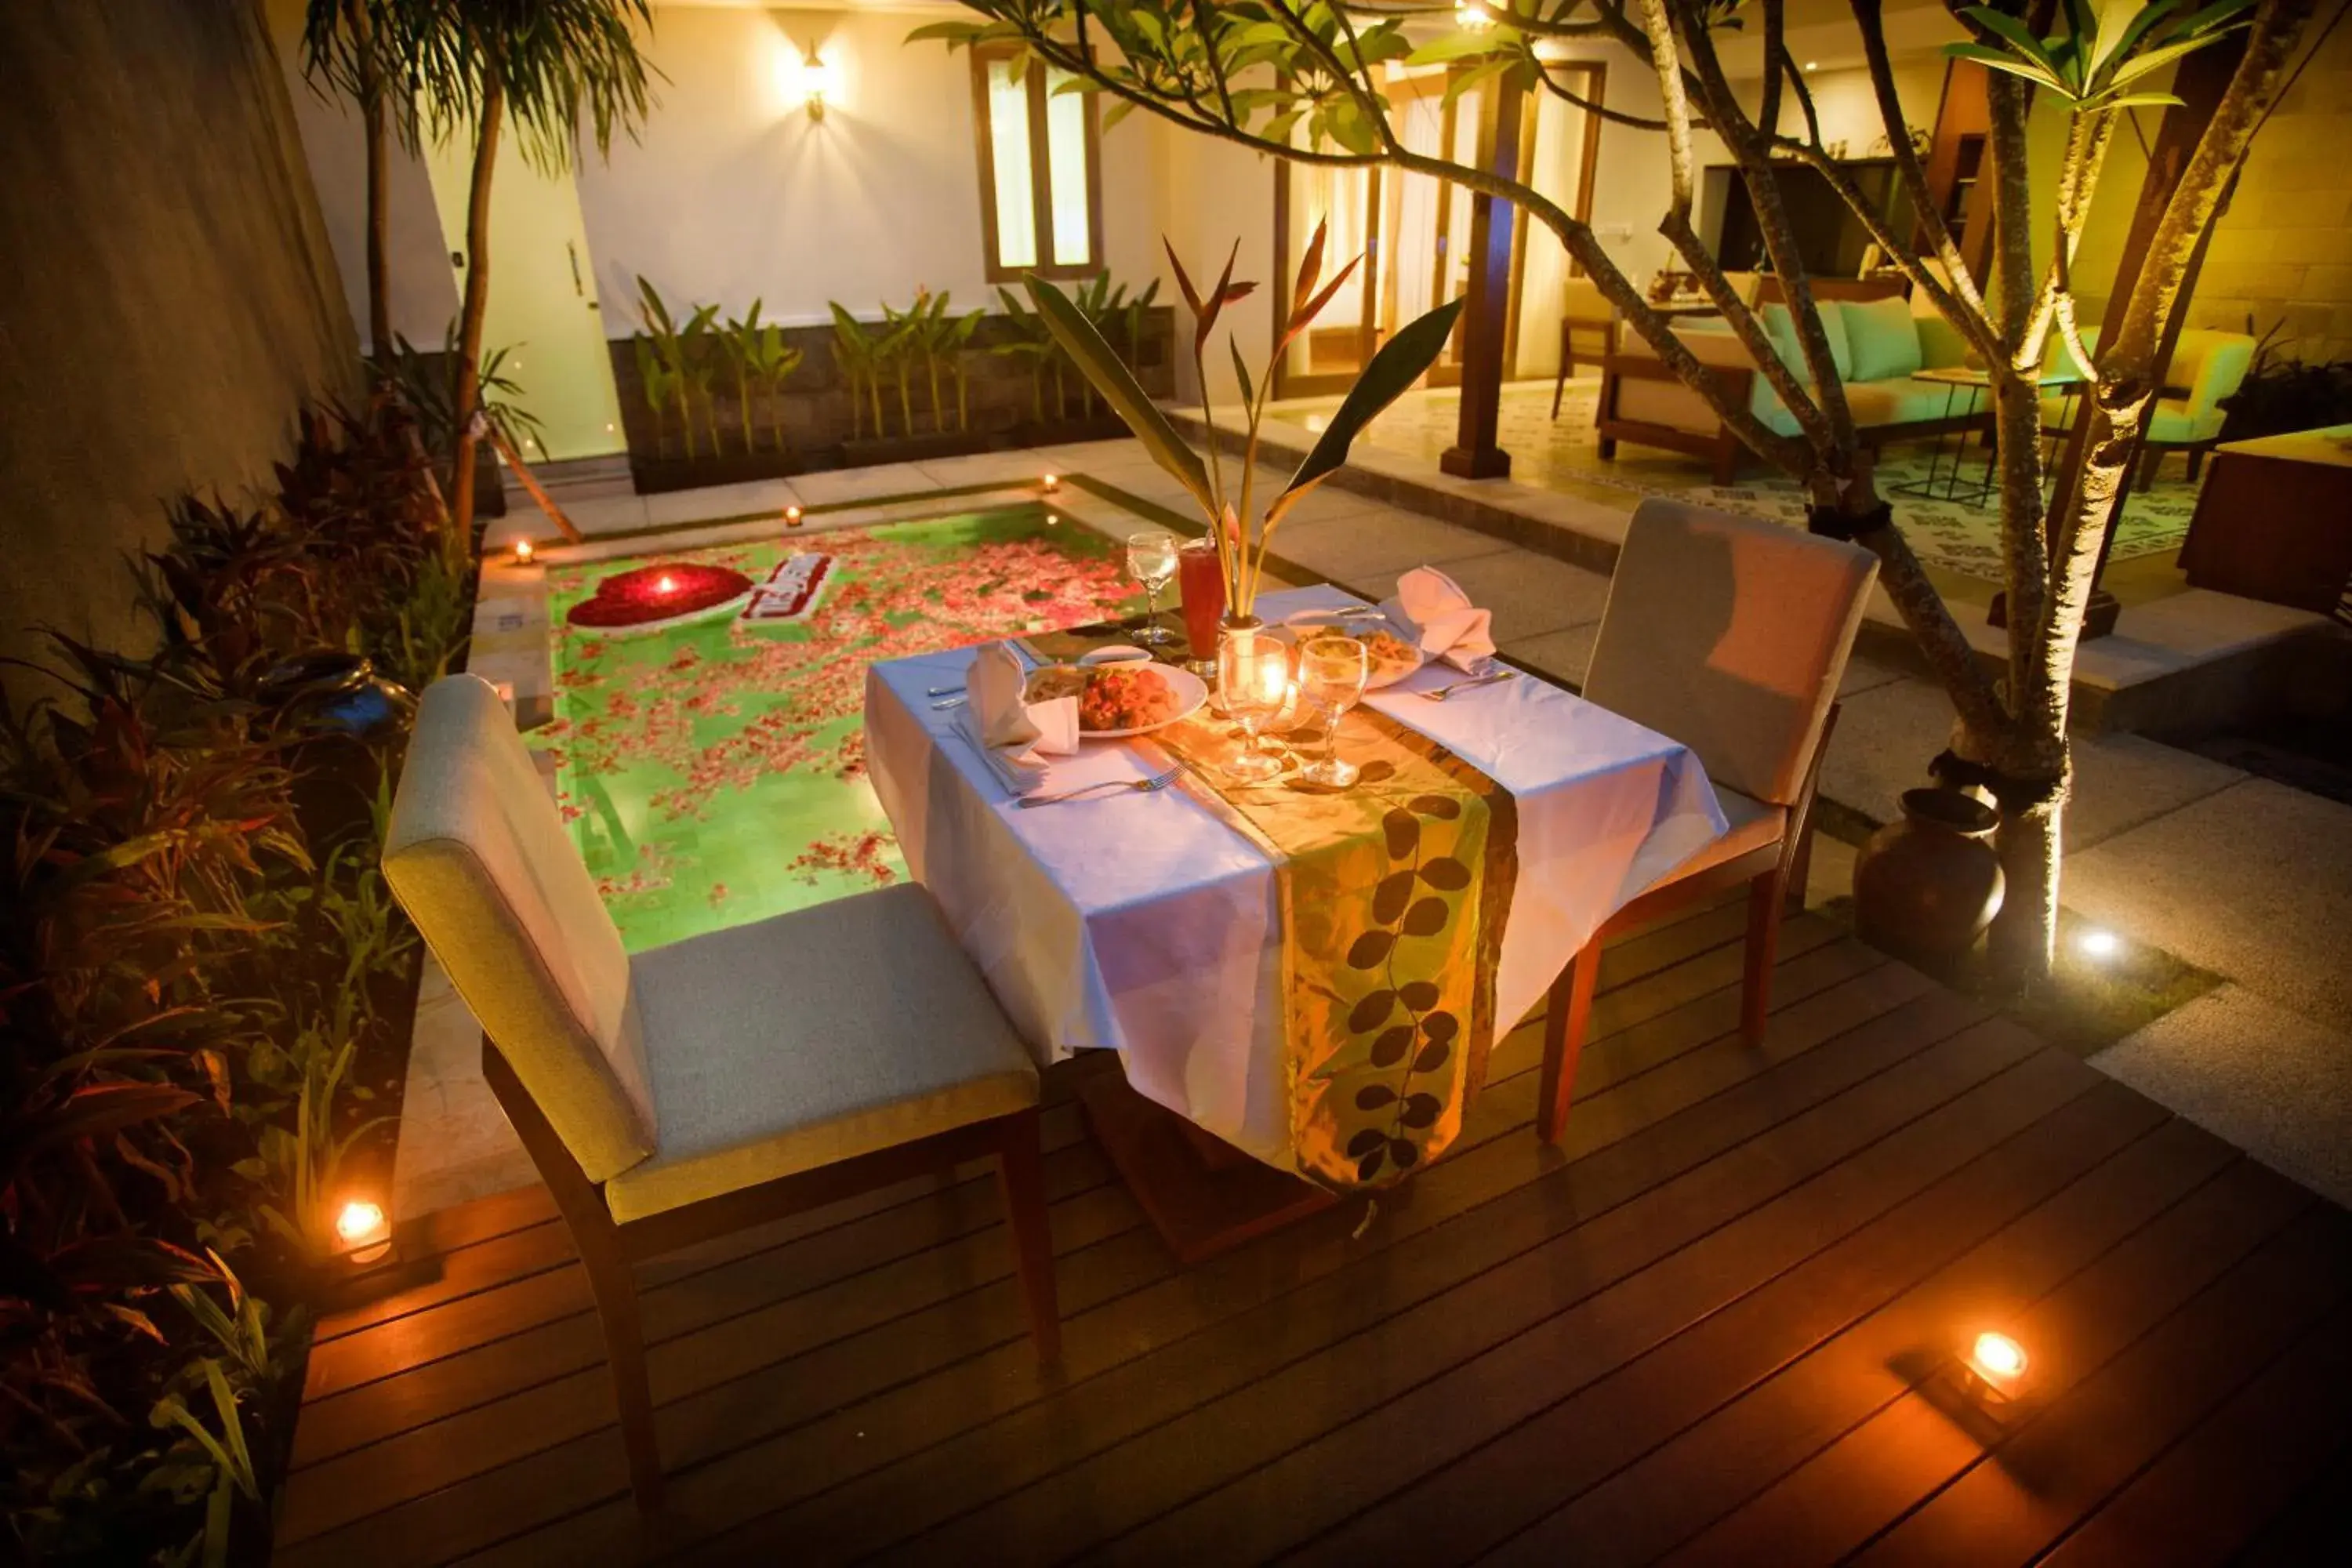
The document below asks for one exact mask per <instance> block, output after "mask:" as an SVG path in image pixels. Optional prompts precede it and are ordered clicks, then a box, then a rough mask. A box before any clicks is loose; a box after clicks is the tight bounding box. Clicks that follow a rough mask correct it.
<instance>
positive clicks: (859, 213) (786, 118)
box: [580, 6, 1160, 336]
mask: <svg viewBox="0 0 2352 1568" xmlns="http://www.w3.org/2000/svg"><path fill="white" fill-rule="evenodd" d="M920 20H921V18H920V17H915V16H904V15H898V16H894V15H889V14H887V13H884V14H872V13H865V14H856V13H852V14H844V13H837V12H826V11H797V10H796V11H768V10H759V9H750V8H744V9H712V8H708V7H697V6H684V7H680V6H665V7H663V8H662V9H661V10H659V11H658V12H656V16H655V26H654V30H653V34H652V36H651V37H650V38H649V39H647V40H646V41H645V44H644V47H645V49H646V56H647V58H649V59H650V60H652V62H653V63H654V64H655V65H656V66H657V67H659V68H660V69H661V72H662V74H663V75H664V76H665V77H666V78H667V81H665V82H664V83H662V84H661V85H660V87H659V88H658V92H659V95H660V100H661V101H660V104H659V107H657V108H656V110H654V112H653V114H652V116H651V117H650V119H649V121H648V122H647V124H646V129H645V132H644V135H643V140H642V141H641V142H620V143H618V144H616V145H615V146H614V149H613V153H612V158H611V161H610V163H606V164H598V163H594V162H593V160H592V161H591V162H590V163H589V164H588V165H587V166H586V167H584V168H583V170H582V171H581V173H580V205H581V210H582V212H583V215H584V216H585V217H586V219H587V224H588V240H589V247H590V249H591V251H592V252H593V255H594V257H595V262H596V283H597V289H598V291H599V292H600V293H601V294H602V295H603V297H604V300H606V301H608V305H607V312H608V316H609V318H610V319H609V320H608V321H607V323H606V325H607V330H608V331H611V332H612V333H614V335H615V336H618V335H621V334H623V333H625V332H626V331H630V330H632V329H633V328H634V326H635V309H634V307H633V306H631V305H630V304H629V303H628V302H629V301H631V300H635V297H636V281H635V279H636V276H637V275H638V274H640V273H642V274H644V275H645V276H646V278H647V279H650V280H651V281H652V282H653V284H654V286H655V287H656V289H660V290H661V292H662V295H663V296H664V298H665V299H667V300H669V301H670V302H671V304H672V308H673V309H675V308H676V307H677V305H678V304H679V303H681V302H683V301H688V300H691V301H694V302H696V303H714V302H715V303H719V304H721V305H723V306H725V307H726V309H727V310H729V311H730V312H734V311H740V310H742V309H744V308H745V307H747V306H749V305H750V304H751V300H753V299H754V298H758V299H760V300H762V301H763V302H764V304H765V308H766V310H765V313H766V314H767V315H768V316H769V317H771V318H773V319H778V320H782V321H788V322H792V321H799V322H816V321H823V320H824V319H825V315H826V310H825V307H826V302H827V301H828V300H840V301H841V302H842V303H843V304H845V305H846V306H848V307H849V308H850V309H852V310H855V311H856V312H857V313H858V314H859V315H861V316H874V315H877V314H878V313H879V312H878V310H877V305H878V303H879V302H880V301H882V300H888V301H889V302H891V303H892V304H894V305H903V304H906V303H908V302H909V301H911V300H913V298H914V296H915V293H916V290H917V289H921V288H929V289H931V290H933V291H934V292H936V291H938V290H940V289H947V290H949V291H950V293H951V294H953V295H954V297H955V300H956V301H957V303H958V304H959V305H961V306H963V307H965V308H970V307H971V306H976V305H979V304H981V303H982V302H983V301H984V300H992V299H993V297H994V296H993V291H992V289H991V288H990V287H989V285H988V283H987V281H986V277H987V274H986V268H985V261H984V258H983V256H982V244H981V226H980V225H981V216H980V174H979V161H978V157H977V154H976V153H975V151H974V140H973V137H974V128H973V123H972V105H971V61H970V59H969V58H968V57H967V56H965V55H963V54H961V53H960V52H959V53H954V54H950V52H949V50H948V48H947V47H946V46H945V45H943V44H937V43H925V44H916V45H907V44H905V43H904V42H903V40H904V39H905V37H906V36H907V33H908V30H909V29H910V28H911V27H912V26H915V25H917V23H919V21H920ZM812 43H814V45H815V46H816V47H817V49H818V52H819V53H820V54H821V55H822V57H823V58H824V59H825V60H826V61H827V62H828V63H829V64H831V65H833V66H834V67H835V69H836V70H837V72H838V73H839V78H840V87H839V89H837V91H836V92H835V94H834V95H833V97H832V98H831V99H830V100H828V102H827V106H826V110H825V115H824V120H822V121H812V120H811V119H810V118H809V116H808V114H807V112H806V110H805V109H804V107H803V103H802V102H801V101H800V100H797V99H796V98H794V97H793V94H792V92H791V89H790V79H791V78H790V68H791V67H792V66H793V64H794V63H795V62H796V61H797V60H798V59H799V58H801V55H802V53H803V51H804V50H805V49H806V48H807V47H808V46H809V45H810V44H812ZM1139 131H1140V128H1139V127H1138V128H1137V129H1136V130H1132V131H1131V130H1129V129H1128V128H1126V127H1120V128H1116V129H1114V130H1113V131H1112V132H1110V133H1109V134H1108V135H1106V136H1105V137H1104V139H1103V169H1102V183H1103V228H1104V255H1105V259H1106V260H1107V261H1108V265H1109V267H1110V269H1111V272H1112V274H1113V276H1114V277H1116V278H1118V279H1120V280H1122V281H1127V280H1130V279H1131V280H1133V281H1134V282H1136V283H1138V284H1140V283H1142V282H1144V281H1148V280H1149V279H1150V277H1152V276H1155V275H1157V273H1158V271H1159V270H1160V268H1159V266H1158V265H1157V262H1156V258H1157V256H1158V245H1157V241H1156V238H1155V237H1154V235H1153V233H1152V231H1151V227H1150V211H1151V203H1150V178H1151V175H1150V163H1151V153H1150V144H1149V142H1148V140H1147V139H1146V138H1145V137H1143V136H1142V135H1140V134H1139Z"/></svg>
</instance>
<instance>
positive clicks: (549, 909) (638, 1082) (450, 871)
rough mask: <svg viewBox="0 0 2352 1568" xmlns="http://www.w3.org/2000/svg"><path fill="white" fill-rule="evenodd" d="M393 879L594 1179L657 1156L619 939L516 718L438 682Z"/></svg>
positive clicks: (408, 787)
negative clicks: (532, 761)
mask: <svg viewBox="0 0 2352 1568" xmlns="http://www.w3.org/2000/svg"><path fill="white" fill-rule="evenodd" d="M383 874H384V879H385V880H386V881H388V882H389V883H391V885H392V890H393V893H394V896H395V897H396V898H398V899H399V900H400V905H401V908H403V909H404V910H407V911H408V916H409V918H410V919H411V920H413V921H415V922H416V929H417V930H418V931H421V932H422V933H423V934H424V937H425V943H426V945H427V946H429V947H431V948H432V950H433V955H434V956H435V957H436V958H437V959H439V960H440V961H441V967H442V968H443V969H445V970H446V971H447V972H448V974H449V980H450V983H451V984H454V985H455V986H456V987H457V994H458V995H460V996H462V997H464V998H465V1001H466V1005H467V1006H468V1007H470V1008H472V1009H473V1012H474V1016H475V1017H476V1018H478V1019H479V1020H480V1021H481V1025H482V1028H483V1030H484V1031H485V1032H486V1033H487V1034H488V1036H489V1037H490V1039H491V1041H492V1042H493V1043H494V1044H496V1045H497V1047H499V1054H500V1055H501V1056H503V1057H505V1058H506V1059H507V1061H508V1063H509V1065H510V1066H511V1067H512V1068H514V1073H515V1077H516V1078H517V1079H520V1081H521V1083H522V1086H523V1087H524V1088H525V1089H528V1090H530V1097H531V1099H532V1100H535V1101H537V1102H538V1105H539V1108H540V1110H541V1111H542V1112H543V1113H544V1114H545V1115H546V1117H547V1121H548V1124H549V1125H550V1126H551V1127H553V1128H554V1129H555V1132H556V1135H557V1136H558V1137H560V1138H562V1140H563V1142H564V1146H565V1147H566V1148H568V1149H570V1150H571V1152H572V1158H573V1159H575V1160H577V1161H578V1162H579V1163H580V1168H581V1170H582V1171H583V1173H586V1175H587V1177H588V1179H589V1180H590V1181H593V1182H601V1181H604V1180H605V1179H606V1178H608V1177H610V1176H614V1175H617V1174H618V1173H621V1172H623V1171H625V1170H627V1169H628V1168H629V1167H630V1166H632V1165H634V1164H635V1163H638V1162H639V1161H641V1160H643V1159H645V1158H646V1156H647V1155H648V1154H651V1153H652V1152H654V1149H655V1146H656V1129H655V1121H654V1108H653V1096H652V1093H651V1091H650V1089H648V1087H647V1083H646V1063H645V1051H644V1047H643V1045H642V1043H641V1042H640V1040H639V1039H638V1036H637V1017H636V1010H635V1006H634V1005H633V1004H632V1001H631V993H630V986H629V957H628V953H627V952H626V951H625V950H624V949H623V947H622V946H621V933H620V932H619V931H617V930H615V929H614V925H613V921H612V917H611V916H609V915H607V914H605V912H604V902H603V900H600V899H599V898H598V897H597V894H596V883H595V881H594V879H593V878H591V877H590V876H589V874H588V868H587V866H586V865H585V864H584V863H583V862H582V860H581V858H580V854H579V851H578V850H576V849H574V848H573V847H572V839H571V836H570V835H569V833H567V832H566V831H565V828H564V826H563V820H562V816H560V815H559V814H558V813H557V811H556V809H555V802H554V801H553V800H552V799H551V798H550V797H549V795H548V793H547V787H546V785H545V784H542V783H541V781H540V776H539V772H538V770H537V769H536V768H534V767H533V766H532V765H531V761H530V752H529V751H528V750H527V749H526V748H525V747H524V745H523V743H522V737H521V736H520V735H519V734H517V733H516V732H515V727H514V721H513V719H512V718H511V717H509V714H508V712H507V708H506V704H505V703H504V702H502V701H500V700H499V694H498V693H497V691H495V690H494V689H491V687H490V684H489V683H488V681H486V680H483V679H480V678H479V677H478V676H471V675H454V676H450V677H449V678H447V679H443V680H436V681H435V682H434V683H433V685H432V686H431V687H430V688H429V689H426V691H425V699H424V700H423V701H422V702H421V703H419V704H418V706H417V711H416V729H415V733H414V734H412V735H411V736H410V738H409V742H408V758H407V762H406V763H405V764H404V767H403V768H402V770H401V775H400V793H399V795H397V797H395V798H394V801H393V806H392V825H391V828H390V830H389V831H388V832H387V833H386V835H385V837H384V847H383Z"/></svg>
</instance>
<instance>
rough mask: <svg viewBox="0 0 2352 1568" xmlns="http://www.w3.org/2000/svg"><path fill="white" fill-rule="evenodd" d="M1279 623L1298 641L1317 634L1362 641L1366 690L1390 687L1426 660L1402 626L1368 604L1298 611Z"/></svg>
mask: <svg viewBox="0 0 2352 1568" xmlns="http://www.w3.org/2000/svg"><path fill="white" fill-rule="evenodd" d="M1283 625H1284V626H1285V627H1286V629H1287V630H1288V631H1289V632H1290V634H1291V635H1292V636H1293V637H1296V638H1297V639H1298V641H1299V642H1300V643H1302V644H1304V643H1307V642H1311V641H1313V640H1314V639H1315V638H1317V637H1353V638H1355V639H1356V640H1357V641H1358V642H1360V643H1362V644H1363V645H1364V655H1365V658H1366V659H1367V661H1368V662H1369V663H1370V666H1371V678H1370V679H1368V680H1367V681H1365V682H1364V686H1365V689H1367V690H1371V691H1377V690H1379V689H1381V687H1383V686H1394V685H1395V684H1396V683H1397V682H1398V681H1400V680H1402V679H1404V678H1405V677H1406V676H1408V675H1411V674H1412V672H1413V671H1414V670H1416V669H1419V668H1421V667H1422V666H1423V665H1424V664H1426V663H1428V662H1429V656H1428V655H1426V654H1424V653H1423V652H1422V651H1421V647H1420V645H1419V644H1417V643H1415V642H1414V641H1413V640H1412V638H1411V637H1407V636H1406V635H1405V628H1404V627H1402V626H1398V625H1397V624H1396V622H1394V621H1393V620H1391V619H1390V618H1389V617H1388V616H1386V615H1384V614H1382V613H1381V611H1380V610H1377V609H1374V608H1370V607H1369V606H1368V607H1366V608H1364V609H1360V610H1301V611H1299V612H1298V613H1297V615H1295V616H1291V617H1290V618H1289V619H1288V620H1286V621H1285V622H1284V623H1283Z"/></svg>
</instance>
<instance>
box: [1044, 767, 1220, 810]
mask: <svg viewBox="0 0 2352 1568" xmlns="http://www.w3.org/2000/svg"><path fill="white" fill-rule="evenodd" d="M1183 771H1184V770H1183V768H1182V767H1181V765H1179V766H1177V767H1172V768H1170V769H1169V770H1168V771H1167V772H1166V773H1154V774H1152V775H1151V776H1150V778H1148V779H1102V780H1099V781H1097V782H1096V783H1094V784H1081V785H1079V786H1078V787H1077V788H1076V789H1066V790H1064V791H1062V793H1061V794H1059V795H1023V796H1022V797H1021V804H1022V805H1023V806H1024V807H1027V806H1032V805H1058V804H1059V803H1061V802H1063V801H1066V800H1078V799H1081V798H1083V797H1085V796H1087V795H1093V794H1095V793H1096V792H1097V791H1098V790H1122V789H1131V790H1134V791H1135V792H1137V793H1138V794H1139V795H1150V794H1151V793H1153V792H1154V791H1156V790H1163V789H1166V788H1167V787H1168V786H1169V785H1170V784H1174V783H1175V782H1176V779H1177V776H1178V775H1179V774H1181V773H1183Z"/></svg>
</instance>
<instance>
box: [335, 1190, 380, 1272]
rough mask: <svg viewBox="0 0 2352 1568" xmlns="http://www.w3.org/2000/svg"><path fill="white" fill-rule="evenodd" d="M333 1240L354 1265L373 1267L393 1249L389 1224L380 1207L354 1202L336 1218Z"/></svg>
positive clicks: (361, 1199) (362, 1200) (361, 1201)
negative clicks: (373, 1264)
mask: <svg viewBox="0 0 2352 1568" xmlns="http://www.w3.org/2000/svg"><path fill="white" fill-rule="evenodd" d="M335 1239H336V1241H337V1242H339V1243H340V1244H341V1247H342V1249H343V1252H344V1254H345V1256H347V1257H349V1258H351V1260H352V1262H353V1263H373V1262H374V1261H375V1260H376V1259H377V1258H382V1257H383V1255H384V1253H385V1252H386V1251H388V1250H389V1249H390V1248H391V1247H392V1223H391V1221H389V1220H387V1219H386V1218H385V1217H384V1213H383V1205H382V1204H377V1203H371V1202H369V1201H368V1200H367V1199H365V1198H353V1199H352V1201H351V1202H349V1203H347V1204H345V1205H343V1206H342V1211H341V1213H339V1214H337V1215H335Z"/></svg>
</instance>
